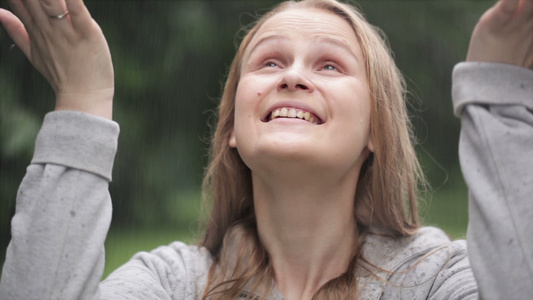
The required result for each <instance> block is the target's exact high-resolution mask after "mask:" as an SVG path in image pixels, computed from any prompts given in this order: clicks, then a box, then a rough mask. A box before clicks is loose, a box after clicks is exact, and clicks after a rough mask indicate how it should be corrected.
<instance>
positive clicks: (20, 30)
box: [0, 9, 31, 61]
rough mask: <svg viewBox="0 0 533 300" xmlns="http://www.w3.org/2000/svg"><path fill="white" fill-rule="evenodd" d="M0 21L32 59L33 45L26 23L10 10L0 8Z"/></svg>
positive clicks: (14, 40)
mask: <svg viewBox="0 0 533 300" xmlns="http://www.w3.org/2000/svg"><path fill="white" fill-rule="evenodd" d="M0 23H2V25H3V26H4V28H5V29H6V31H7V34H8V35H9V36H10V37H11V39H12V40H13V42H15V44H16V45H17V47H19V48H20V49H21V50H22V52H23V53H24V55H26V57H27V58H28V59H29V60H30V61H31V46H30V38H29V36H28V32H27V31H26V28H25V27H24V24H22V22H21V21H20V20H19V19H18V18H17V17H16V16H15V15H14V14H12V13H11V12H10V11H7V10H5V9H0Z"/></svg>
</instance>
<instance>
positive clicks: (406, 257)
mask: <svg viewBox="0 0 533 300" xmlns="http://www.w3.org/2000/svg"><path fill="white" fill-rule="evenodd" d="M363 255H364V258H365V259H366V260H367V261H368V269H369V270H370V272H369V273H370V274H367V277H366V279H367V280H363V282H366V283H367V284H369V285H371V286H372V285H374V287H373V289H374V290H377V291H379V293H380V294H382V299H427V298H431V297H435V299H468V298H469V297H473V298H475V297H476V295H477V285H476V282H475V279H474V276H473V273H472V271H471V268H470V262H469V260H468V255H467V245H466V241H464V240H458V241H451V240H450V238H449V237H448V236H447V235H446V234H445V233H444V232H443V231H442V230H440V229H438V228H435V227H422V228H420V229H419V230H418V232H417V233H416V234H415V235H413V236H410V237H402V238H390V237H384V236H377V235H371V236H369V238H368V240H367V244H366V245H365V248H364V253H363ZM376 286H377V287H378V288H376ZM398 297H400V298H398Z"/></svg>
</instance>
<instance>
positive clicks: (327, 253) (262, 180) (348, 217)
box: [252, 169, 359, 299]
mask: <svg viewBox="0 0 533 300" xmlns="http://www.w3.org/2000/svg"><path fill="white" fill-rule="evenodd" d="M358 173H359V169H357V170H354V171H353V172H350V173H349V174H343V176H337V177H336V178H335V177H334V176H331V174H330V173H324V172H307V173H305V174H290V172H289V173H285V175H281V176H280V175H279V172H278V174H277V175H276V176H260V175H258V174H253V175H252V181H253V189H254V204H255V211H256V218H257V228H258V233H259V237H260V239H261V242H262V244H263V245H264V246H265V248H266V250H267V251H268V253H269V255H270V257H271V262H272V265H273V268H274V271H275V277H276V278H275V279H276V282H277V284H278V287H279V289H280V291H281V292H282V293H283V294H284V296H285V297H286V299H310V298H311V297H312V296H313V294H314V293H315V292H316V291H317V290H318V289H319V288H320V287H321V286H322V285H323V284H324V283H326V282H327V281H329V280H331V279H333V278H336V277H338V276H339V275H341V274H342V273H344V272H345V271H346V269H347V267H348V265H349V262H350V260H351V259H352V256H353V252H354V249H355V246H356V241H357V229H356V220H355V217H354V198H355V188H356V183H357V179H358ZM313 174H322V175H320V176H317V175H313ZM323 174H327V176H324V175H323ZM325 177H326V178H325Z"/></svg>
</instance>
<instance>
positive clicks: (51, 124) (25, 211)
mask: <svg viewBox="0 0 533 300" xmlns="http://www.w3.org/2000/svg"><path fill="white" fill-rule="evenodd" d="M117 134H118V126H117V125H116V124H115V123H112V122H110V121H103V119H100V118H95V117H92V116H89V115H87V114H81V113H76V112H61V113H51V114H49V115H47V117H46V121H45V124H44V125H43V128H42V129H41V132H40V133H39V137H38V139H37V143H36V150H35V155H34V159H33V161H32V165H30V166H29V167H28V169H27V174H26V176H25V178H24V180H23V182H22V184H21V186H20V188H19V193H18V196H17V207H16V213H15V216H14V217H13V220H12V240H11V242H10V245H9V247H8V250H7V254H6V262H5V264H4V269H3V274H2V281H1V285H0V298H1V299H91V298H96V297H97V296H98V283H99V281H100V279H101V276H102V273H103V267H104V240H105V237H106V235H107V231H108V228H109V223H110V220H111V201H110V197H109V193H108V181H109V180H110V174H111V168H112V162H113V158H114V154H115V151H116V138H117Z"/></svg>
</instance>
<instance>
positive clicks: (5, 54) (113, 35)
mask: <svg viewBox="0 0 533 300" xmlns="http://www.w3.org/2000/svg"><path fill="white" fill-rule="evenodd" d="M6 2H7V1H5V0H1V1H0V6H1V7H4V8H5V7H7V3H6ZM85 2H86V4H87V6H88V7H89V9H90V11H91V13H92V15H93V17H94V18H95V19H96V21H98V22H99V24H100V25H101V27H102V29H103V31H104V33H105V35H106V37H107V39H108V42H109V46H110V49H111V52H112V56H113V60H114V66H115V73H116V97H115V106H114V118H115V120H116V121H117V122H119V123H120V125H121V135H120V140H119V150H118V154H117V158H116V162H115V168H114V173H113V175H114V180H113V182H112V183H111V186H110V192H111V195H112V198H113V205H114V213H113V223H112V231H111V234H110V240H111V245H110V247H111V248H112V249H115V248H113V247H115V246H120V245H122V244H124V243H125V244H128V243H129V244H136V245H137V247H135V246H133V247H134V248H135V249H143V247H148V246H152V245H153V244H152V243H151V242H148V243H144V244H143V242H141V240H145V239H144V238H143V237H146V239H149V236H150V235H151V234H144V235H143V234H141V233H142V232H146V230H148V229H150V230H152V231H150V232H153V235H152V237H153V238H152V239H151V240H150V241H152V242H154V243H160V242H161V243H168V242H169V241H168V242H164V241H163V242H162V241H161V239H158V238H156V237H155V236H154V235H156V236H157V232H160V233H161V236H163V237H164V239H165V240H172V238H173V237H174V235H173V234H170V233H169V230H170V229H172V228H179V230H176V235H175V236H176V238H181V237H188V238H190V237H191V236H193V235H194V233H195V230H196V225H195V224H196V219H197V218H198V215H199V207H200V206H199V204H200V194H199V189H200V183H201V178H202V173H203V167H204V166H205V164H206V154H207V147H208V144H207V142H206V141H207V140H208V137H209V132H210V127H209V124H210V123H212V121H213V116H214V114H213V109H214V108H216V106H217V99H218V97H219V95H220V94H221V93H220V91H221V86H222V82H223V79H224V75H225V73H226V71H227V68H228V66H229V64H230V63H231V59H232V57H233V54H234V52H235V44H236V42H237V41H238V38H239V36H242V34H239V29H240V28H241V27H242V25H245V24H248V23H250V22H251V21H253V20H254V19H255V16H256V15H257V14H261V13H262V12H265V11H266V9H268V8H270V7H272V6H273V5H274V4H275V3H277V2H279V1H266V0H264V1H263V0H262V1H244V0H240V1H234V0H227V1H154V0H149V1H148V0H129V1H94V0H93V1H91V0H87V1H85ZM490 5H491V1H376V0H373V1H360V2H359V4H358V6H359V7H360V8H361V9H362V10H363V12H364V13H365V15H366V16H367V18H368V20H369V21H370V22H371V23H373V24H375V25H377V26H379V27H380V28H381V29H382V30H383V32H385V33H386V34H387V36H388V37H389V41H390V44H391V47H392V49H393V51H394V53H395V58H396V61H397V63H398V65H399V67H400V69H401V70H402V71H403V73H404V74H405V76H406V77H407V80H408V85H409V90H410V94H409V99H408V101H409V106H410V109H411V112H412V116H413V117H412V121H413V124H414V125H415V128H416V134H417V137H418V140H419V142H420V145H418V150H419V154H420V155H419V156H420V159H421V162H422V164H423V167H424V170H425V172H426V174H427V176H428V178H429V180H430V182H431V184H432V186H433V188H434V190H433V191H431V192H429V193H428V194H427V195H426V196H425V198H427V199H426V200H424V201H423V203H422V205H421V206H422V210H421V215H422V216H423V217H424V218H425V220H426V223H427V224H435V225H438V226H440V227H443V228H444V229H445V230H447V231H448V232H449V233H450V234H451V235H452V236H454V237H461V236H463V235H464V231H465V228H466V216H467V212H466V206H467V204H466V188H465V186H464V183H463V182H462V178H461V174H460V172H459V166H458V158H457V140H458V132H459V125H460V124H459V121H458V120H457V119H456V118H455V117H454V116H453V114H452V106H451V100H450V98H451V97H450V88H451V72H452V68H453V66H454V64H455V63H457V62H459V61H461V60H463V59H464V56H465V54H466V50H467V46H468V40H469V36H470V33H471V31H472V29H473V27H474V24H475V23H476V21H477V19H478V18H479V16H480V15H481V13H482V12H483V11H484V9H486V8H487V7H488V6H490ZM53 99H54V95H53V91H52V90H51V89H50V88H49V87H48V85H47V83H46V82H45V81H44V79H43V78H42V77H41V76H40V75H39V74H38V73H37V72H36V71H34V70H33V68H32V66H31V65H30V64H29V62H28V61H27V60H26V58H25V57H24V55H23V54H22V53H21V51H20V50H19V49H18V48H16V47H13V46H12V41H11V40H10V39H9V37H8V36H7V34H6V32H5V31H4V30H3V29H0V170H1V172H0V191H1V192H0V197H1V199H0V252H1V251H3V250H4V249H5V248H6V246H7V243H8V241H9V220H10V219H11V217H12V215H13V213H14V206H15V196H16V190H17V187H18V184H19V182H20V180H21V179H22V177H23V175H24V171H25V167H26V165H27V164H28V163H29V162H30V159H31V154H32V152H33V142H34V139H35V136H36V134H37V131H38V129H39V126H40V124H41V121H42V118H43V116H44V114H45V113H46V112H48V111H51V110H53ZM141 228H143V231H140V232H141V233H139V237H141V238H138V239H136V238H133V236H132V235H130V236H129V237H130V238H129V239H128V234H124V233H125V232H126V233H127V232H133V231H135V230H139V229H141ZM154 228H155V229H154ZM170 231H172V230H170ZM115 232H116V233H115ZM163 232H165V234H163ZM119 233H123V237H124V238H123V239H121V238H120V237H119V236H120V234H119ZM121 240H128V241H129V242H120V241H121ZM135 241H137V242H135ZM122 246H124V245H122ZM146 250H148V249H146ZM127 255H128V256H129V255H131V254H127Z"/></svg>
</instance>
